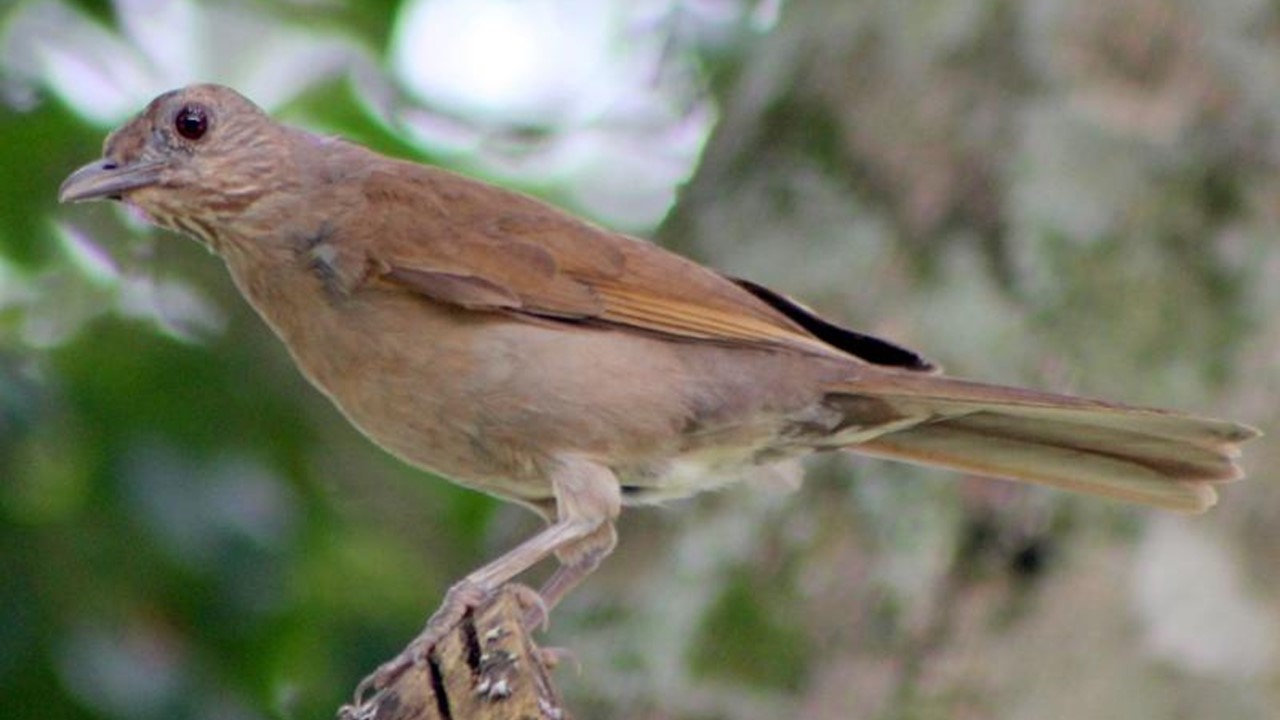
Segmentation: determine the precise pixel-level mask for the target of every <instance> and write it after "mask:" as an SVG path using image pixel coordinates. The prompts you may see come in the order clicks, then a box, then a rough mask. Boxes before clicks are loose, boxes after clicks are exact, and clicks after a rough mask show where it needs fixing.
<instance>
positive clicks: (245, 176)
mask: <svg viewBox="0 0 1280 720" xmlns="http://www.w3.org/2000/svg"><path fill="white" fill-rule="evenodd" d="M282 131H283V127H282V126H279V125H277V124H276V123H274V122H273V121H272V120H271V119H270V118H269V117H268V116H267V115H266V114H265V113H264V112H263V111H262V110H261V109H260V108H259V107H258V106H257V105H254V104H253V103H252V102H250V101H249V100H247V99H246V98H244V97H243V96H241V95H240V94H239V93H237V92H236V91H234V90H232V89H230V88H227V87H223V86H221V85H192V86H189V87H185V88H182V89H180V90H173V91H171V92H167V93H165V94H163V95H161V96H159V97H157V98H156V99H155V100H152V101H151V104H149V105H148V106H147V107H146V109H145V110H143V111H142V112H141V113H140V114H139V115H138V116H137V117H135V118H133V119H132V120H130V121H129V122H127V123H125V124H124V125H123V126H122V127H120V129H118V130H116V131H115V132H113V133H111V135H110V136H108V137H107V140H106V143H105V145H104V147H103V156H102V158H101V159H99V160H95V161H94V162H91V163H89V164H88V165H85V166H84V167H82V168H80V169H79V170H76V171H75V172H74V173H72V174H71V176H70V177H68V178H67V179H66V180H65V181H64V182H63V183H62V187H61V188H60V189H59V191H58V199H59V200H60V201H62V202H81V201H87V200H119V201H123V202H125V203H127V204H129V205H132V206H134V207H136V208H138V209H139V210H141V211H142V212H143V213H144V214H145V215H146V216H147V217H148V218H149V219H150V220H151V221H152V222H154V223H156V224H158V225H161V226H164V227H168V228H171V229H175V230H179V231H182V232H186V233H188V234H192V235H195V236H197V237H198V238H200V239H201V240H203V241H205V242H207V243H214V242H215V241H216V235H217V234H218V231H219V230H220V229H222V228H225V227H227V226H228V225H231V224H234V223H235V222H236V220H237V218H238V217H239V216H240V215H242V214H243V213H244V211H245V210H246V209H247V208H249V207H250V206H252V205H253V204H254V203H255V202H257V201H258V200H259V199H260V198H261V197H262V196H263V195H264V194H265V193H267V192H269V191H271V190H272V189H276V186H277V185H278V184H279V182H280V181H281V178H284V177H287V176H288V169H289V168H287V167H284V165H285V164H286V163H287V159H288V153H287V151H286V148H285V147H284V143H282V142H281V133H282Z"/></svg>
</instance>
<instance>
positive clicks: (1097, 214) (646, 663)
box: [0, 0, 1280, 720]
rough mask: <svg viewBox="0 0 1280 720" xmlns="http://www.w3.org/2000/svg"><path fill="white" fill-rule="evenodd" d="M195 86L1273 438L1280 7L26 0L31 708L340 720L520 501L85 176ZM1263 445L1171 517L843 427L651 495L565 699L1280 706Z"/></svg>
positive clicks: (14, 658) (25, 502)
mask: <svg viewBox="0 0 1280 720" xmlns="http://www.w3.org/2000/svg"><path fill="white" fill-rule="evenodd" d="M197 80H211V81H218V82H223V83H226V84H230V85H233V86H235V87H236V88H238V89H240V90H241V91H242V92H244V93H245V94H247V95H249V96H250V97H252V98H253V99H255V100H256V101H257V102H259V103H260V104H262V105H263V106H264V107H266V108H267V109H268V110H269V111H270V112H272V113H273V114H275V115H277V116H278V117H281V118H283V119H285V120H287V121H289V122H291V123H294V124H299V125H303V126H306V127H309V128H312V129H314V130H316V131H319V132H324V133H338V134H342V135H345V136H348V137H350V138H353V139H355V140H358V141H360V142H362V143H365V144H368V145H371V146H374V147H376V148H378V149H380V150H382V151H384V152H388V153H391V154H394V155H397V156H402V157H409V158H413V159H416V160H419V161H424V162H431V163H435V164H438V165H442V166H445V167H449V168H453V169H456V170H460V171H463V172H466V173H470V174H473V175H477V176H480V177H483V178H485V179H488V180H490V181H493V182H497V183H501V184H503V185H506V186H509V187H513V188H518V189H521V190H523V191H526V192H529V193H532V194H534V195H537V196H539V197H542V198H545V199H547V200H550V201H552V202H554V203H556V204H558V205H561V206H563V207H566V208H568V209H571V210H573V211H574V212H577V213H580V214H583V215H585V216H587V217H590V218H592V219H594V220H596V221H598V222H601V223H604V224H607V225H609V226H612V227H615V228H618V229H621V230H625V231H628V232H633V233H636V234H639V235H643V236H645V237H651V238H654V239H656V240H657V241H658V242H661V243H663V244H665V245H667V246H670V247H673V248H675V249H677V250H679V251H681V252H683V253H686V254H689V255H691V256H693V257H696V258H697V259H699V260H702V261H704V262H708V263H711V264H713V265H715V266H717V267H719V268H722V269H724V270H726V271H729V272H732V273H734V274H738V275H743V276H746V277H750V278H753V279H755V280H757V281H760V282H763V283H767V284H769V285H771V286H773V287H776V288H778V289H780V290H783V291H785V292H788V293H791V294H794V295H797V296H799V297H802V298H805V299H806V300H807V301H808V302H810V303H811V304H813V305H814V306H815V307H817V308H819V309H820V310H822V311H824V312H825V313H827V314H829V315H831V316H833V317H835V318H838V319H840V320H842V321H844V322H847V323H848V324H850V325H852V326H854V327H857V328H859V329H862V330H865V331H869V332H875V333H880V334H883V335H886V336H889V337H891V338H893V339H895V340H898V341H900V342H903V343H905V344H907V345H909V346H912V347H915V348H917V349H919V350H921V351H922V352H924V353H925V354H926V355H928V356H930V357H932V358H934V359H936V360H938V361H940V362H942V363H943V364H944V365H945V366H946V367H947V368H948V370H949V371H951V372H953V373H956V374H960V375H965V376H970V377H974V378H980V379H985V380H991V381H998V382H1006V383H1017V384H1027V385H1034V386H1037V387H1042V388H1049V389H1054V390H1060V391H1072V392H1078V393H1082V394H1091V395H1101V396H1106V397H1110V398H1113V399H1118V400H1126V401H1130V402H1134V403H1144V404H1153V405H1159V406H1166V407H1177V408H1183V409H1187V410H1194V411H1196V412H1200V413H1204V414H1210V415H1219V416H1224V417H1230V418H1234V419H1240V420H1244V421H1247V422H1250V423H1253V424H1255V425H1258V426H1259V427H1261V428H1263V429H1264V430H1272V432H1271V435H1272V437H1274V436H1275V435H1276V432H1275V431H1274V427H1275V420H1276V418H1277V412H1278V411H1277V403H1276V398H1277V397H1278V396H1280V395H1278V394H1277V391H1278V390H1280V387H1278V385H1280V375H1278V374H1277V372H1276V360H1277V358H1278V357H1280V320H1277V319H1276V315H1277V310H1280V246H1278V245H1277V243H1276V230H1277V228H1278V227H1280V217H1278V216H1280V174H1278V173H1277V169H1278V168H1277V166H1278V164H1280V5H1278V4H1277V3H1275V2H1267V1H1265V0H1217V1H1216V2H1214V3H1193V2H1191V0H1184V1H1182V2H1179V1H1176V0H1080V1H1079V2H1072V3H1067V2H1055V1H1053V0H1029V1H1027V2H1010V1H1009V0H948V1H947V2H941V1H931V2H911V3H899V2H892V1H891V0H881V1H879V2H877V1H875V0H523V1H516V0H466V1H465V2H463V0H346V1H343V0H294V1H292V2H289V1H281V2H267V1H266V0H239V1H236V0H226V1H224V2H214V1H212V0H208V1H203V2H202V1H199V0H117V1H116V2H105V1H99V2H95V1H92V0H76V1H72V0H5V1H4V2H3V3H0V168H3V169H4V171H3V172H2V173H0V716H3V717H4V718H7V719H10V720H19V719H25V718H42V719H49V718H103V719H111V718H141V719H143V720H148V719H151V718H210V719H212V718H231V719H234V720H239V719H243V720H255V719H257V718H322V717H331V716H332V713H333V711H334V709H335V708H336V707H337V705H338V704H339V703H340V702H341V701H343V700H344V699H345V698H346V697H347V695H348V693H349V692H350V690H351V689H352V688H353V686H354V684H355V682H356V681H357V680H358V679H359V678H360V677H362V676H363V675H364V674H365V673H366V672H368V671H370V670H371V669H372V668H373V667H375V666H376V664H377V663H378V662H379V661H381V660H382V659H385V658H387V657H389V656H390V655H392V654H394V653H395V652H396V651H398V650H399V648H400V647H401V646H402V645H403V644H404V643H405V642H406V641H407V640H408V639H409V638H410V637H412V635H413V634H415V633H416V632H417V630H418V628H419V626H420V624H421V622H422V621H423V619H424V618H425V617H426V615H427V614H428V613H429V612H430V611H431V610H432V609H433V608H434V607H435V605H436V604H437V602H438V601H439V599H440V597H441V595H442V594H443V592H444V590H445V588H446V587H447V586H448V584H449V583H450V582H451V581H452V580H454V579H456V578H458V577H460V576H461V575H462V574H464V573H465V572H466V571H467V570H469V569H471V568H473V567H475V566H477V565H479V564H480V563H482V562H483V561H484V560H485V559H488V558H491V557H493V556H495V555H496V554H497V553H499V552H500V551H501V550H503V549H504V548H506V547H509V546H510V545H512V544H514V543H515V542H517V541H518V540H519V539H521V538H522V537H524V536H526V535H527V534H529V533H531V532H532V531H534V530H535V529H536V527H537V525H536V523H535V521H534V518H533V517H532V516H531V515H530V514H528V513H526V512H525V511H522V510H520V509H518V508H514V507H505V506H502V505H500V504H498V503H496V502H494V501H491V500H490V499H488V498H485V497H482V496H480V495H478V494H475V493H470V492H467V491H464V490H460V489H457V488H454V487H452V486H451V485H449V484H448V483H446V482H444V481H442V480H439V479H436V478H432V477H429V476H427V475H425V474H423V473H420V472H417V471H414V470H412V469H409V468H407V467H405V466H403V465H402V464H400V463H398V462H397V461H395V460H394V459H392V458H390V457H388V456H386V455H385V454H383V453H382V452H381V451H379V450H378V449H376V448H375V447H374V446H372V445H371V444H370V443H368V442H367V441H365V440H364V439H363V438H362V437H360V436H359V435H358V434H357V433H356V432H355V431H354V430H352V429H351V428H350V427H349V426H347V424H346V423H345V422H344V421H343V420H342V419H341V418H340V417H339V416H338V414H337V412H336V411H335V410H334V409H332V408H331V407H330V406H329V405H328V404H327V402H326V401H325V400H324V399H323V398H321V397H320V396H319V394H318V393H316V392H315V391H313V390H312V389H310V388H309V387H308V386H307V385H306V383H305V381H303V380H302V379H301V378H300V376H299V375H298V373H297V372H296V371H295V370H294V369H293V367H292V365H291V364H290V362H289V361H288V359H287V357H286V355H285V353H284V351H283V349H282V347H281V346H280V345H279V343H278V342H277V341H276V340H275V339H274V338H273V337H271V336H270V334H269V332H268V331H267V330H266V329H265V328H264V326H263V325H262V324H261V323H260V322H259V321H258V320H257V319H256V318H255V317H254V316H253V315H252V313H251V312H250V311H249V309H248V307H247V306H246V304H245V303H244V302H243V301H241V300H240V298H239V297H238V296H237V294H236V293H235V291H234V289H233V288H232V287H231V284H230V282H229V281H228V278H227V276H226V274H225V271H224V270H223V268H222V266H221V263H220V262H219V261H218V260H217V259H216V258H214V257H212V256H211V255H209V254H208V253H207V252H206V251H205V250H203V249H202V248H201V247H199V246H198V245H196V244H195V243H193V242H190V241H188V240H186V239H183V238H178V237H175V236H173V235H170V234H168V233H165V232H160V231H156V230H153V229H149V228H147V227H145V226H143V225H142V224H140V223H139V222H138V221H137V220H136V219H134V218H132V217H130V216H129V215H128V214H127V213H126V212H124V211H123V210H121V209H120V208H115V207H111V206H108V205H106V204H92V205H83V206H75V207H59V206H57V205H56V202H55V195H56V189H57V186H58V184H59V183H60V182H61V180H62V179H63V178H64V177H65V176H66V175H67V174H68V173H69V172H70V171H71V170H72V169H73V168H75V167H78V166H79V165H80V164H82V163H84V162H87V161H89V160H91V159H93V158H96V157H97V156H98V152H99V150H100V147H101V141H102V138H103V137H104V136H105V134H106V133H107V132H108V131H109V130H110V129H111V128H113V127H114V126H116V125H117V124H119V123H120V122H122V121H123V120H125V119H127V118H128V117H129V116H130V115H132V114H133V113H135V112H137V111H138V110H139V109H140V108H142V107H143V106H144V105H145V103H146V102H147V101H148V100H149V99H150V98H151V97H152V96H154V95H156V94H158V93H159V92H162V91H164V90H167V89H170V88H173V87H177V86H180V85H183V84H186V83H188V82H192V81H197ZM1245 464H1246V466H1247V468H1248V470H1249V471H1250V474H1251V480H1249V481H1248V482H1245V483H1241V484H1238V485H1236V486H1234V487H1230V488H1228V489H1227V490H1226V492H1225V493H1224V496H1223V501H1222V503H1221V504H1220V506H1219V507H1218V508H1216V509H1215V510H1214V511H1212V512H1211V513H1210V514H1208V515H1206V516H1203V517H1195V518H1188V517H1177V516H1171V515H1167V514H1162V513H1159V512H1156V511H1147V510H1139V509H1132V508H1126V507H1122V506H1118V505H1115V504H1110V503H1106V502H1102V501H1098V500H1091V499H1081V498H1076V497H1070V496H1068V495H1065V494H1062V493H1055V492H1052V491H1048V490H1041V489H1029V488H1022V487H1014V486H1011V485H1007V484H1004V483H996V482H991V481H984V480H981V479H976V478H960V477H957V476H949V475H946V474H944V473H932V472H924V471H919V470H915V469H912V468H907V467H903V466H896V465H891V464H885V463H880V462H873V461H868V460H859V459H856V458H853V457H847V456H840V457H834V456H833V457H826V458H820V459H818V460H817V461H816V462H814V463H811V464H810V465H809V466H808V475H809V477H808V481H807V482H806V483H805V484H804V485H803V486H802V487H799V488H798V489H797V488H795V483H793V482H789V481H790V480H793V479H794V476H795V471H794V469H793V470H792V471H779V472H777V473H773V474H772V475H771V477H762V478H754V479H750V480H749V481H748V482H746V483H744V484H743V485H739V486H735V487H733V488H731V489H729V490H727V491H724V492H721V493H717V494H713V495H708V496H704V497H699V498H696V499H693V500H689V501H685V502H681V503H676V504H673V505H671V506H670V507H666V508H662V509H650V510H639V511H632V512H630V513H629V514H628V515H627V516H626V517H625V518H624V521H623V523H622V526H621V536H622V540H621V544H620V546H619V548H618V551H617V553H616V554H615V556H614V557H613V558H611V559H610V561H609V562H608V563H606V565H605V567H604V569H603V570H602V571H601V572H600V573H599V574H598V575H596V576H595V577H594V578H593V579H592V580H591V581H590V582H589V583H587V585H586V586H585V587H584V588H583V589H582V590H580V591H579V592H578V593H577V594H576V595H574V596H571V598H570V599H569V600H568V601H567V602H566V603H565V604H564V605H563V606H562V607H561V608H560V609H559V610H558V612H557V613H556V616H555V622H554V624H553V626H552V628H551V630H550V632H549V634H548V635H547V636H546V637H545V638H544V642H545V644H548V645H557V646H563V647H567V648H570V649H571V650H572V651H573V653H574V655H575V656H576V658H577V660H578V662H579V663H580V664H581V671H580V672H579V671H577V670H576V669H575V668H574V666H573V663H569V664H567V665H566V666H565V667H563V668H562V669H561V670H560V671H559V672H558V678H559V681H560V683H561V687H562V689H563V690H564V691H565V693H566V695H567V699H568V704H569V706H570V708H572V709H573V710H574V711H575V713H576V715H577V716H578V717H580V718H617V719H619V720H658V719H667V718H669V719H672V720H714V719H718V718H745V719H754V718H777V717H804V718H818V719H837V718H859V719H860V718H874V719H898V718H903V719H906V718H913V719H914V718H922V719H929V718H1028V719H1042V718H1068V717H1070V718H1079V717H1086V718H1092V717H1124V718H1217V719H1230V718H1270V717H1275V712H1276V708H1277V707H1280V484H1278V483H1277V477H1276V470H1277V467H1280V456H1278V453H1277V451H1276V449H1275V444H1274V441H1272V440H1271V439H1263V440H1262V441H1259V442H1256V443H1254V444H1252V445H1250V446H1249V447H1248V448H1247V452H1246V461H1245ZM535 579H536V578H535Z"/></svg>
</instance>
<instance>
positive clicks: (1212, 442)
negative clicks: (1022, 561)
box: [828, 373, 1259, 513]
mask: <svg viewBox="0 0 1280 720" xmlns="http://www.w3.org/2000/svg"><path fill="white" fill-rule="evenodd" d="M828 401H829V402H830V403H832V404H833V405H835V406H837V407H839V406H841V405H845V406H847V407H848V408H849V410H848V412H847V413H846V414H847V415H848V424H849V425H850V427H851V428H852V427H855V426H857V425H859V424H860V421H859V415H861V416H863V417H865V416H866V415H867V414H868V408H874V409H873V410H871V412H870V414H871V415H873V416H877V417H876V420H877V422H876V424H877V425H879V426H881V427H887V428H891V429H890V430H889V431H888V432H884V433H882V434H878V435H874V436H872V437H870V438H867V437H866V436H865V435H864V436H863V438H862V439H859V440H853V441H852V442H851V443H850V444H849V446H848V447H849V449H850V450H853V451H854V452H858V453H862V454H866V455H873V456H879V457H885V458H891V459H894V460H903V461H907V462H912V463H919V464H922V465H932V466H936V467H942V468H947V469H951V470H958V471H961V472H965V473H972V474H976V475H983V476H988V477H996V478H1004V479H1009V480H1021V481H1024V482H1031V483H1039V484H1043V485H1051V486H1053V487H1058V488H1064V489H1067V490H1074V491H1077V492H1084V493H1090V494H1094V495H1101V496H1106V497H1110V498H1116V499H1119V500H1125V501H1128V502H1135V503H1143V504H1147V505H1154V506H1157V507H1162V508H1167V509H1171V510H1179V511H1183V512H1193V513H1194V512H1203V511H1204V510H1207V509H1208V508H1210V507H1212V506H1213V505H1214V504H1215V503H1216V502H1217V493H1216V492H1215V490H1214V487H1213V485H1214V484H1215V483H1219V482H1225V481H1228V480H1235V479H1238V478H1240V477H1242V476H1243V473H1242V471H1241V469H1240V467H1239V466H1238V465H1237V464H1236V462H1235V460H1236V458H1237V457H1239V444H1240V443H1242V442H1244V441H1246V440H1249V439H1251V438H1254V437H1257V436H1258V435H1259V432H1258V431H1257V430H1255V429H1253V428H1251V427H1248V426H1245V425H1240V424H1236V423H1232V422H1226V421H1222V420H1212V419H1208V418H1200V417H1194V416H1189V415H1181V414H1177V413H1172V412H1165V411H1161V410H1150V409H1143V408H1135V407H1127V406H1124V405H1118V404H1113V403H1107V402H1101V401H1096V400H1087V399H1083V398H1076V397H1071V396H1066V395H1055V394H1051V393H1042V392H1036V391H1030V390H1019V389H1015V388H1007V387H1001V386H997V385H986V384H982V383H975V382H969V381H964V380H955V379H951V378H946V377H939V376H929V375H916V374H907V373H902V374H898V373H894V374H892V375H888V374H886V376H878V377H877V379H876V382H874V383H860V382H853V383H849V384H848V385H847V386H846V387H841V388H835V389H833V392H832V394H831V395H830V396H829V400H828ZM855 408H856V409H855ZM837 437H838V436H837Z"/></svg>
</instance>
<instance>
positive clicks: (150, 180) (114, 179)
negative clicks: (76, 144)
mask: <svg viewBox="0 0 1280 720" xmlns="http://www.w3.org/2000/svg"><path fill="white" fill-rule="evenodd" d="M163 170H164V163H162V162H156V161H150V162H146V161H144V162H139V163H134V164H132V165H123V166H122V165H119V164H117V163H116V162H115V161H114V160H108V159H106V158H103V159H101V160H94V161H93V162H91V163H89V164H88V165H85V166H84V167H82V168H80V169H79V170H76V171H75V172H73V173H71V175H70V176H69V177H68V178H67V179H66V180H64V181H62V187H60V188H58V202H83V201H85V200H119V199H120V198H121V197H122V196H123V194H124V193H125V192H127V191H129V190H136V189H138V188H141V187H147V186H149V185H154V184H156V183H157V182H159V181H160V173H161V172H162V171H163Z"/></svg>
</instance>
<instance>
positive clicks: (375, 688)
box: [339, 580, 537, 720]
mask: <svg viewBox="0 0 1280 720" xmlns="http://www.w3.org/2000/svg"><path fill="white" fill-rule="evenodd" d="M489 594H490V593H489V592H488V591H486V590H485V589H484V588H481V587H480V586H479V585H476V584H475V583H473V582H469V581H467V580H463V581H462V582H459V583H457V584H456V585H454V586H453V587H451V588H449V592H448V593H446V594H445V596H444V602H443V603H442V604H441V605H440V609H439V610H436V612H435V614H434V615H432V616H431V618H430V619H429V620H427V624H426V626H425V627H423V628H422V632H420V633H418V636H417V637H415V638H414V639H413V640H411V641H410V642H409V644H408V645H407V646H405V648H404V650H401V651H400V654H399V655H396V656H395V657H394V658H391V659H390V660H388V661H386V662H384V663H382V664H381V665H379V666H378V669H377V670H374V671H373V672H372V673H370V674H369V675H368V676H367V677H366V678H365V679H363V680H361V681H360V684H359V685H357V686H356V692H355V698H354V702H353V703H352V704H351V705H346V706H344V707H343V708H342V710H341V711H339V717H340V718H343V720H357V719H358V718H360V717H361V715H360V708H362V707H365V706H366V705H367V703H368V701H369V700H370V699H371V698H372V697H373V696H375V695H377V693H378V692H379V691H381V690H382V689H383V688H386V687H387V686H389V685H391V684H392V683H394V682H395V681H396V679H397V678H399V677H400V676H401V675H402V674H404V672H405V671H406V670H409V669H410V668H413V667H416V666H418V665H421V664H422V663H424V662H426V661H427V658H428V657H429V656H430V655H431V651H432V650H434V649H435V647H436V645H438V644H440V641H441V640H444V638H445V636H446V635H448V634H449V633H450V632H451V631H452V630H453V629H454V628H455V627H456V626H457V625H458V623H460V622H462V619H463V618H464V617H466V615H467V613H469V612H471V611H472V610H475V609H476V608H477V607H480V606H481V605H483V604H484V603H485V601H486V600H488V598H489ZM533 594H534V595H536V594H537V593H533Z"/></svg>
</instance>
